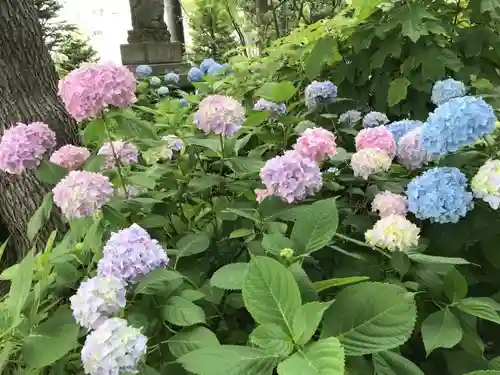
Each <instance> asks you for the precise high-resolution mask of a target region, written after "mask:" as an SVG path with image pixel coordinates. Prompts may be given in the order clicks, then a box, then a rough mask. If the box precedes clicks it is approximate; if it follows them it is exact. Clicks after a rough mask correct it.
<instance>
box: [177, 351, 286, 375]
mask: <svg viewBox="0 0 500 375" xmlns="http://www.w3.org/2000/svg"><path fill="white" fill-rule="evenodd" d="M280 360H281V357H280V356H279V355H277V354H270V353H267V352H266V351H265V350H262V349H257V348H250V347H247V346H236V345H222V346H219V347H208V348H202V349H198V350H195V351H192V352H190V353H187V354H185V355H183V356H182V357H180V358H179V359H178V360H177V361H178V362H179V363H180V364H181V365H182V366H183V367H184V368H185V369H186V370H187V371H190V372H192V373H194V374H197V375H221V374H224V375H271V374H272V373H273V370H274V368H275V367H276V365H277V364H278V362H279V361H280Z"/></svg>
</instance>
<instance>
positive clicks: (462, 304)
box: [454, 298, 500, 324]
mask: <svg viewBox="0 0 500 375" xmlns="http://www.w3.org/2000/svg"><path fill="white" fill-rule="evenodd" d="M454 306H455V307H457V308H458V309H459V310H461V311H463V312H464V313H467V314H470V315H474V316H477V317H478V318H481V319H485V320H489V321H490V322H494V323H497V324H500V317H499V316H498V313H497V312H496V311H495V310H494V309H493V308H492V307H491V305H490V304H489V303H487V302H485V301H483V300H482V299H479V298H477V299H476V298H466V299H463V300H461V301H458V302H457V303H456V304H454Z"/></svg>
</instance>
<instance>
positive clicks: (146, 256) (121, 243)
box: [97, 224, 168, 284]
mask: <svg viewBox="0 0 500 375" xmlns="http://www.w3.org/2000/svg"><path fill="white" fill-rule="evenodd" d="M167 262H168V257H167V254H166V253H165V250H164V249H163V248H162V247H161V246H160V244H159V243H158V241H156V240H154V239H152V238H151V237H150V236H149V234H148V232H146V231H145V230H144V229H142V228H141V227H140V226H139V225H137V224H132V225H131V226H130V227H128V228H126V229H122V230H121V231H119V232H116V233H112V234H111V237H110V239H109V240H108V242H107V243H106V245H105V246H104V250H103V257H102V259H101V260H100V261H99V264H98V265H97V273H98V275H102V276H104V275H113V276H116V277H119V278H121V279H122V280H124V281H125V282H126V283H132V284H133V283H135V282H137V281H138V280H139V279H140V278H141V277H143V276H144V275H146V274H148V273H149V272H151V271H152V270H154V269H156V268H162V267H166V265H167Z"/></svg>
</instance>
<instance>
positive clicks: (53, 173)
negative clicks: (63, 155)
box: [35, 160, 68, 185]
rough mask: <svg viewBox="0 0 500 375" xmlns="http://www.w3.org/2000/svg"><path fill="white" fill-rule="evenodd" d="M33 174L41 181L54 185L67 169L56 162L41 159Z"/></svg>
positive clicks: (65, 173)
mask: <svg viewBox="0 0 500 375" xmlns="http://www.w3.org/2000/svg"><path fill="white" fill-rule="evenodd" d="M35 174H36V177H37V178H38V179H39V180H40V181H41V182H45V183H46V184H51V185H55V184H57V183H58V182H59V181H60V180H61V179H62V178H63V177H64V176H66V175H67V174H68V170H67V169H66V168H63V167H61V166H60V165H58V164H54V163H51V162H50V161H47V160H42V161H41V162H40V165H39V166H38V167H37V169H36V172H35Z"/></svg>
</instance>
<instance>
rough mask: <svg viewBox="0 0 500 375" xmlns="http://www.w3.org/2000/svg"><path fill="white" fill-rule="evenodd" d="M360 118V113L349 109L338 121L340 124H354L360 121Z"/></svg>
mask: <svg viewBox="0 0 500 375" xmlns="http://www.w3.org/2000/svg"><path fill="white" fill-rule="evenodd" d="M362 117H363V116H362V115H361V112H360V111H356V110H355V109H350V110H348V111H346V112H344V113H342V114H341V115H340V116H339V121H340V122H342V123H348V124H354V123H356V122H358V121H359V120H361V118H362Z"/></svg>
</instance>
